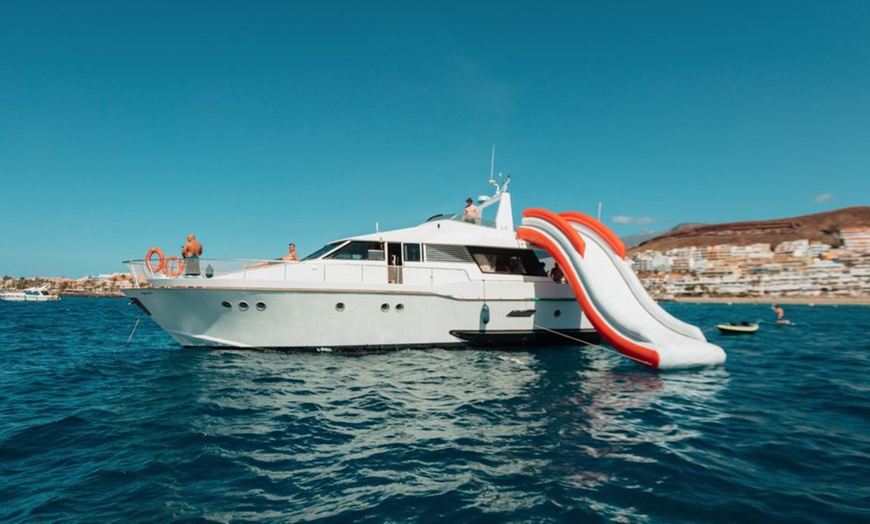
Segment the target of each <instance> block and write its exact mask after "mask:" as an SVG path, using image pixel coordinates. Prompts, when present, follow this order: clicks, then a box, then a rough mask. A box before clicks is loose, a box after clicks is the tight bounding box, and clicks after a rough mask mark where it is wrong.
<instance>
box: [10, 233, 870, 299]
mask: <svg viewBox="0 0 870 524" xmlns="http://www.w3.org/2000/svg"><path fill="white" fill-rule="evenodd" d="M838 238H839V243H838V245H837V246H831V245H829V244H825V243H822V242H815V241H809V240H795V241H789V242H782V243H780V244H777V245H775V246H771V245H770V244H764V243H760V244H751V245H745V246H739V245H732V244H721V245H715V246H710V247H682V248H675V249H669V250H667V251H664V252H660V251H655V250H645V251H641V252H638V253H635V254H634V255H632V256H631V257H630V259H629V260H630V262H631V263H632V265H633V267H634V270H635V271H636V272H637V274H638V276H639V277H640V281H641V282H642V283H643V285H644V287H645V288H646V289H647V291H649V293H650V294H651V295H652V296H653V297H654V298H656V299H658V300H668V299H679V298H695V297H706V298H710V297H712V298H717V297H722V298H726V297H739V298H743V297H746V298H760V299H771V298H779V297H808V298H809V297H824V298H852V297H858V298H867V297H870V227H849V228H843V229H841V230H839V232H838ZM44 283H49V284H51V286H52V287H53V288H54V289H56V290H58V291H59V292H60V293H61V295H66V296H100V297H122V296H123V293H122V292H121V291H122V290H123V289H125V288H129V287H132V286H133V277H132V276H131V275H129V274H125V273H114V274H110V275H98V276H89V277H85V278H81V279H66V278H17V279H16V278H12V277H10V276H4V277H3V278H2V280H0V290H6V289H24V288H26V287H31V286H37V285H41V284H44Z"/></svg>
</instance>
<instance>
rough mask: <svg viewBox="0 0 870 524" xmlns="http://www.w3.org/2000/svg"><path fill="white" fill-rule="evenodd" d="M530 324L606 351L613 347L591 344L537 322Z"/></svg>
mask: <svg viewBox="0 0 870 524" xmlns="http://www.w3.org/2000/svg"><path fill="white" fill-rule="evenodd" d="M532 325H533V326H534V327H536V328H538V329H543V330H544V331H549V332H550V333H554V334H556V335H559V336H561V337H565V338H567V339H568V340H573V341H574V342H579V343H581V344H584V345H586V346H589V347H593V348H599V349H604V350H606V351H613V349H611V348H609V347H607V346H602V345H601V344H593V343H592V342H587V341H585V340H582V339H579V338H575V337H572V336H571V335H568V334H565V333H561V332H559V331H556V330H555V329H550V328H548V327H545V326H539V325H538V324H534V323H533V324H532ZM614 353H616V352H615V351H614Z"/></svg>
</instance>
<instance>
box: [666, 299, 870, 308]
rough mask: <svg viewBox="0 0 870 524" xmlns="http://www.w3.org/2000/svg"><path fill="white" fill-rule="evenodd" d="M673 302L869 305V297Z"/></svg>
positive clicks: (684, 300) (683, 300)
mask: <svg viewBox="0 0 870 524" xmlns="http://www.w3.org/2000/svg"><path fill="white" fill-rule="evenodd" d="M672 301H673V302H696V303H704V304H806V305H860V306H870V297H676V298H674V299H672Z"/></svg>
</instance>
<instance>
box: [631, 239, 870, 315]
mask: <svg viewBox="0 0 870 524" xmlns="http://www.w3.org/2000/svg"><path fill="white" fill-rule="evenodd" d="M838 236H839V240H840V242H839V245H837V246H831V245H829V244H824V243H822V242H811V241H809V240H795V241H789V242H782V243H780V244H777V245H776V246H771V245H770V244H751V245H746V246H738V245H730V244H722V245H716V246H710V247H683V248H675V249H670V250H667V251H665V252H659V251H653V250H646V251H642V252H638V253H635V254H634V255H632V256H631V262H632V264H633V266H634V269H635V271H636V272H637V273H638V276H639V277H640V280H641V282H642V283H643V285H644V286H645V287H646V289H647V290H648V291H649V292H650V294H652V295H653V297H655V298H657V299H669V298H683V297H716V296H722V297H726V296H733V297H757V298H770V297H870V227H850V228H843V229H841V230H839V233H838Z"/></svg>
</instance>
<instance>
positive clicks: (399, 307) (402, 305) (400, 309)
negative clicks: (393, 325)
mask: <svg viewBox="0 0 870 524" xmlns="http://www.w3.org/2000/svg"><path fill="white" fill-rule="evenodd" d="M396 311H398V312H399V313H401V312H402V311H405V305H404V304H396Z"/></svg>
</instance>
